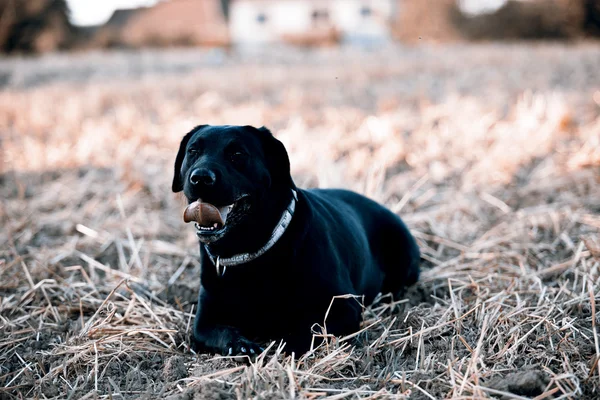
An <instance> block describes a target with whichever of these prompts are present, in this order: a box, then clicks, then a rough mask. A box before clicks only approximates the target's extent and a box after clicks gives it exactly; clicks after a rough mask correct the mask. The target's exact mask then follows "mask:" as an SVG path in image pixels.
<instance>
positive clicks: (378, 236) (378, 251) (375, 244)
mask: <svg viewBox="0 0 600 400" xmlns="http://www.w3.org/2000/svg"><path fill="white" fill-rule="evenodd" d="M306 192H308V193H309V195H313V196H316V197H319V198H321V199H324V200H325V201H326V202H327V203H328V204H329V205H330V206H331V207H332V208H334V209H335V210H336V211H338V212H341V214H342V215H343V220H344V221H345V224H346V225H347V226H346V227H345V228H347V229H355V230H357V231H363V232H365V233H366V236H367V241H368V246H369V249H365V250H367V251H369V252H370V253H371V255H372V256H373V258H374V259H375V260H376V262H377V264H378V267H379V268H381V270H383V272H384V274H385V276H384V279H383V283H382V285H381V288H380V289H381V292H382V293H384V294H385V293H392V294H393V295H395V296H396V295H398V294H399V293H400V292H401V290H402V289H403V288H404V287H406V286H410V285H412V284H414V283H415V282H417V280H418V279H419V261H420V252H419V247H418V246H417V243H416V241H415V239H414V238H413V236H412V235H411V233H410V231H409V230H408V228H407V227H406V225H405V224H404V222H402V220H401V219H400V217H398V216H397V215H395V214H394V213H392V212H391V211H390V210H388V209H387V208H385V207H384V206H382V205H380V204H379V203H377V202H375V201H373V200H371V199H369V198H367V197H365V196H363V195H360V194H358V193H355V192H352V191H349V190H343V189H311V190H308V191H306ZM332 212H333V210H332ZM364 271H365V274H363V276H362V277H361V279H363V280H371V279H375V278H376V276H377V274H372V273H369V272H370V271H369V270H368V269H365V270H364ZM366 283H367V282H357V286H363V287H364V286H369V285H365V284H366Z"/></svg>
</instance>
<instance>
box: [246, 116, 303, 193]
mask: <svg viewBox="0 0 600 400" xmlns="http://www.w3.org/2000/svg"><path fill="white" fill-rule="evenodd" d="M252 129H254V130H255V131H256V132H257V133H258V136H259V137H260V141H261V143H262V146H263V151H264V154H265V158H266V162H267V168H268V169H269V174H270V175H271V184H272V185H282V186H286V187H290V188H295V185H294V181H293V180H292V176H291V173H290V159H289V157H288V153H287V151H286V149H285V146H284V145H283V143H281V142H280V141H279V140H277V139H276V138H275V136H273V134H272V133H271V131H270V130H268V129H267V128H266V127H264V126H263V127H261V128H252Z"/></svg>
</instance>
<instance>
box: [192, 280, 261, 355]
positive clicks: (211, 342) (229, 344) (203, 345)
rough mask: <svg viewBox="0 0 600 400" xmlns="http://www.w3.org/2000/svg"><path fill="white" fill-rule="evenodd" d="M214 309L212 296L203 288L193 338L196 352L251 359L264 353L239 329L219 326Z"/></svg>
mask: <svg viewBox="0 0 600 400" xmlns="http://www.w3.org/2000/svg"><path fill="white" fill-rule="evenodd" d="M214 307H215V304H214V303H213V302H212V301H211V298H210V296H209V295H207V294H206V292H205V291H204V290H203V289H202V288H201V289H200V295H199V296H198V310H197V311H196V319H195V321H194V331H193V334H192V338H191V339H192V345H193V348H194V350H197V351H206V352H215V353H218V354H221V355H224V356H249V357H251V358H252V357H254V356H255V355H257V354H259V353H261V352H262V348H261V347H260V346H259V345H258V344H256V343H254V342H252V341H251V340H249V339H247V338H245V337H244V336H242V335H241V334H240V332H239V331H238V330H237V329H235V328H233V327H229V326H224V325H219V324H218V323H217V322H216V319H215V318H213V315H212V313H213V312H214V311H215V310H217V309H216V308H214ZM217 312H218V311H217Z"/></svg>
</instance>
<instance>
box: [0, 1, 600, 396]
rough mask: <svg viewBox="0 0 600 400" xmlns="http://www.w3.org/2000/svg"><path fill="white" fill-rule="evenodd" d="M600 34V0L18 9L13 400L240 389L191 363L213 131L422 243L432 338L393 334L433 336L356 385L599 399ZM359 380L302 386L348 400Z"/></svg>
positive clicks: (426, 317)
mask: <svg viewBox="0 0 600 400" xmlns="http://www.w3.org/2000/svg"><path fill="white" fill-rule="evenodd" d="M599 38H600V0H163V1H156V0H103V1H96V0H94V1H92V0H0V200H1V201H0V317H1V318H0V330H2V331H3V332H5V337H6V339H2V338H0V384H2V387H3V388H0V398H3V395H4V394H6V396H9V395H10V396H13V395H14V396H17V395H19V396H21V397H23V396H22V395H24V397H31V396H34V395H35V396H38V397H44V396H45V397H47V398H66V397H67V396H66V394H67V393H70V394H69V396H70V397H71V398H78V397H79V396H80V395H84V394H87V393H90V391H91V390H95V391H96V393H101V394H103V395H105V394H106V393H117V392H116V391H121V394H123V397H125V398H128V397H127V396H130V397H131V398H134V397H135V394H136V393H137V394H139V393H141V392H144V391H150V392H152V393H162V394H164V393H175V392H177V393H180V392H181V390H183V389H181V387H183V386H180V387H179V388H178V387H177V385H179V384H180V383H181V381H179V383H177V381H178V379H182V378H186V377H189V378H190V379H196V377H198V376H200V375H205V374H207V373H212V372H213V371H215V370H218V369H223V368H234V366H235V364H234V366H232V365H231V364H226V363H225V364H224V362H221V363H218V362H213V361H210V362H209V361H208V359H207V358H204V359H203V358H200V359H199V360H200V361H198V359H195V358H192V357H191V356H190V354H189V352H188V351H187V347H186V343H187V333H189V326H190V318H192V315H193V312H191V311H192V310H193V307H194V306H195V302H196V295H197V290H198V284H199V282H198V275H199V268H200V266H199V264H198V261H197V255H198V246H197V240H196V237H195V234H194V229H193V227H191V226H186V225H185V224H184V223H183V221H182V211H183V208H184V205H185V201H184V199H182V198H181V196H178V195H174V194H173V193H171V190H170V187H171V179H172V168H173V162H174V159H175V155H176V151H177V149H178V145H179V141H180V139H181V137H182V136H183V135H184V134H185V133H186V132H187V131H189V130H190V129H191V128H192V127H193V126H195V125H198V124H205V123H208V124H252V125H256V126H261V125H265V126H267V127H269V128H270V129H271V130H272V131H273V132H274V133H275V135H276V136H277V137H278V138H279V139H281V140H282V141H283V142H284V144H285V145H286V147H287V149H288V152H289V154H290V159H291V163H292V172H293V175H294V178H295V181H296V184H297V185H298V186H300V187H317V186H319V187H345V188H350V189H353V190H356V191H359V192H361V193H364V194H366V195H368V196H370V197H372V198H374V199H376V200H378V201H380V202H382V203H384V204H386V205H387V206H388V207H389V208H390V209H392V210H393V211H394V212H396V213H398V214H399V215H401V216H402V218H403V219H404V220H405V221H406V222H407V224H408V225H409V227H410V228H411V230H412V232H413V233H414V234H415V236H416V237H417V239H418V241H419V244H420V246H421V249H422V254H423V264H422V265H423V269H424V273H423V278H422V280H421V282H420V283H419V284H418V285H417V286H416V288H415V289H414V290H413V291H412V292H410V293H409V297H408V299H409V303H407V304H406V308H405V311H406V313H407V315H410V316H411V317H410V318H408V317H407V318H404V319H403V318H400V319H398V320H397V319H394V320H393V321H392V322H389V324H388V322H386V323H385V325H386V327H387V326H388V325H389V326H392V325H390V324H393V329H392V332H393V334H394V335H397V336H396V337H402V335H404V334H405V333H406V332H411V333H412V332H417V331H419V330H420V329H424V330H423V331H422V334H421V336H420V338H421V339H419V340H420V341H418V340H415V343H414V344H413V342H412V339H411V341H410V344H407V343H405V342H398V341H393V342H390V343H388V342H389V341H391V340H392V339H393V337H392V336H393V335H392V336H390V337H388V336H385V335H387V331H385V332H386V333H385V335H384V336H385V337H384V336H382V337H384V338H383V339H378V340H379V341H380V342H381V343H384V345H385V346H384V345H382V347H377V346H375V347H374V349H375V350H369V353H368V357H367V356H365V357H367V359H368V360H371V361H369V362H368V363H367V362H366V361H365V364H359V363H358V364H356V365H354V366H353V367H352V368H353V369H354V370H355V371H363V369H361V368H363V367H364V368H365V371H367V372H364V373H365V374H366V375H369V376H371V375H373V376H375V375H377V374H379V373H380V372H381V371H384V372H385V371H386V370H387V368H395V369H394V371H397V370H403V371H408V372H407V374H406V376H404V375H403V378H402V379H407V380H408V382H412V383H411V385H413V384H414V385H421V386H420V388H421V389H422V390H424V391H427V393H429V396H425V397H423V398H442V397H452V396H453V395H457V396H458V395H461V394H462V395H466V394H467V393H468V394H471V395H474V396H475V397H478V398H482V397H484V396H487V395H489V392H485V391H482V390H483V389H481V388H480V387H481V382H482V381H479V379H480V378H481V379H487V378H489V377H497V378H499V379H500V380H499V382H500V383H499V385H500V386H494V387H495V388H496V389H495V390H500V391H503V390H504V391H506V390H508V389H506V387H503V386H501V384H503V383H502V382H505V380H504V377H505V375H506V373H507V371H519V370H520V369H522V367H523V366H524V365H525V364H526V365H527V366H528V368H534V369H536V371H541V372H540V373H542V374H543V375H544V376H546V377H547V380H545V381H544V382H550V383H548V384H549V385H550V386H548V387H549V388H550V389H548V390H554V392H552V393H558V394H556V396H559V395H563V396H564V397H576V398H595V396H596V395H597V390H598V388H597V385H598V380H597V379H596V378H595V377H593V379H590V378H589V377H592V376H593V375H595V374H597V373H598V372H597V371H598V370H597V368H596V364H595V363H594V362H592V360H594V359H595V360H596V361H597V358H594V357H596V356H597V355H598V354H600V353H598V348H597V346H598V345H597V343H596V344H594V340H593V338H594V337H596V336H595V332H596V331H595V327H594V329H592V321H596V320H595V318H596V317H595V314H594V313H595V311H594V310H595V308H594V307H592V304H595V303H594V301H593V299H596V301H598V296H600V294H599V293H600V287H599V286H598V283H597V282H598V273H599V272H598V271H599V270H600V268H599V265H600V264H599V262H600V239H599V238H598V233H599V230H600V189H599V188H600V41H599V40H598V39H599ZM595 246H596V247H595ZM123 279H125V280H127V282H129V283H128V285H130V286H127V287H128V288H129V287H132V288H134V292H132V291H131V290H130V291H127V290H125V286H126V285H125V283H124V282H123V281H122V280H123ZM119 284H121V286H119V288H120V289H119V290H117V291H116V292H113V289H115V287H117V285H119ZM124 285H125V286H124ZM134 285H135V286H134ZM596 289H598V290H596ZM115 290H116V289H115ZM110 296H112V297H110ZM590 296H591V297H590ZM109 297H110V298H109ZM450 304H451V305H450ZM482 304H484V306H482V308H477V307H480V306H481V305H482ZM149 305H152V307H149ZM523 307H525V309H527V310H528V311H527V312H522V310H523ZM476 308H477V310H481V311H477V312H474V313H471V311H468V310H473V309H476ZM490 310H491V311H490ZM494 310H495V311H494ZM506 310H508V311H506ZM510 310H513V311H514V312H513V311H510ZM515 310H521V311H518V312H517V311H515ZM467 311H468V312H467ZM509 311H510V312H513V313H512V314H510V316H507V315H506V314H503V313H504V312H509ZM382 313H383V312H382ZM490 313H491V314H490ZM463 314H464V315H463ZM378 315H383V316H384V317H382V318H388V317H390V318H396V316H395V314H394V315H391V316H390V315H388V314H385V313H383V314H378ZM386 315H388V316H387V317H386ZM532 315H533V316H532ZM459 316H460V318H459ZM454 318H456V320H454ZM461 318H462V319H461ZM458 320H461V321H463V322H464V323H463V324H462V325H461V324H459V323H456V321H458ZM484 320H485V321H487V322H485V323H483V321H484ZM542 320H543V321H545V322H544V324H543V325H541V326H540V324H541V322H540V323H538V321H542ZM565 321H566V322H565ZM436 324H440V325H439V329H438V328H433V327H435V326H438V325H436ZM482 324H483V325H482ZM486 324H487V325H486ZM536 324H537V325H536ZM379 328H380V327H379V325H378V326H377V327H375V328H373V335H379V334H380V333H381V332H383V328H382V329H381V330H378V329H379ZM386 329H387V328H386ZM486 329H489V330H488V331H487V333H486ZM546 329H547V331H546ZM521 330H523V332H528V333H527V335H525V336H524V337H529V338H530V339H531V341H529V339H528V340H527V341H526V340H524V339H523V340H521V339H517V338H514V335H518V334H520V333H519V332H521ZM492 331H493V332H494V334H490V332H492ZM548 332H550V333H548ZM538 333H539V335H538ZM448 337H452V341H451V343H452V346H454V345H455V342H456V343H459V339H460V343H465V347H456V348H455V347H452V350H450V347H449V346H450V341H449V339H448ZM480 337H481V338H482V339H481V340H482V341H483V342H479V345H478V342H477V341H478V340H479V338H480ZM455 338H458V339H456V341H454V339H455ZM498 338H501V339H498ZM503 338H514V340H513V339H507V341H506V343H505V344H504V343H500V344H498V343H491V342H490V343H488V341H492V340H504V339H503ZM573 338H576V339H577V340H575V339H573ZM484 339H485V340H484ZM417 342H418V343H417ZM482 343H483V347H482V348H483V349H485V351H483V352H482V353H481V357H482V358H481V359H482V360H484V361H485V363H484V362H481V363H478V362H472V361H471V357H472V354H473V349H475V348H477V349H479V348H480V345H481V344H482ZM557 343H560V344H559V345H558V346H556V344H557ZM421 345H422V346H425V347H421ZM513 345H514V347H513ZM417 346H419V347H418V348H419V349H420V350H417ZM503 346H504V347H503ZM528 346H529V347H528ZM411 348H413V350H414V351H412V352H411ZM501 348H502V350H501V351H500V350H499V349H501ZM541 348H543V349H545V350H543V351H542V350H540V349H541ZM390 349H392V350H393V351H395V353H394V354H392V355H390V353H387V352H388V351H392V350H390ZM494 349H495V350H494ZM496 350H497V351H496ZM357 351H358V352H361V351H362V350H361V349H358V350H357ZM365 351H366V350H365ZM370 351H375V356H373V353H370ZM449 352H452V354H454V355H455V356H456V359H457V360H459V361H457V363H454V361H453V362H450V361H448V360H447V357H448V354H449ZM173 354H175V355H176V357H179V358H176V361H174V362H175V364H174V365H185V368H183V369H182V370H178V371H179V372H178V373H176V374H175V375H173V374H172V372H173V371H171V370H163V369H162V368H163V364H164V362H166V361H167V360H172V358H170V357H171V356H172V355H173ZM360 354H362V353H360ZM425 354H426V357H425ZM523 354H526V355H527V357H526V358H527V360H526V362H525V364H523V363H521V362H520V361H518V360H519V359H522V357H521V355H523ZM363 355H364V354H363ZM173 357H175V356H173ZM361 357H362V356H360V357H358V358H361ZM149 360H150V361H149ZM177 360H178V361H177ZM329 360H331V359H329ZM565 360H567V361H565ZM361 362H362V361H361ZM177 363H180V364H177ZM91 365H94V366H95V367H93V369H92V370H90V368H91V367H90V366H91ZM132 365H135V366H136V368H137V369H135V368H133V367H132ZM169 365H171V364H169ZM303 365H304V364H298V365H295V364H294V365H292V366H291V367H290V368H300V369H302V368H305V367H306V365H304V366H303ZM319 365H321V364H319ZM322 365H325V366H327V365H328V364H327V362H326V363H324V364H322ZM467 365H470V367H468V368H467V369H466V370H465V368H466V367H465V366H467ZM288 366H289V364H288ZM132 368H133V369H132ZM285 368H288V367H285ZM306 368H308V367H306ZM319 368H320V367H319ZM323 368H325V367H323ZM369 368H374V369H372V370H371V369H369ZM335 370H336V368H329V367H327V369H324V370H315V371H313V370H311V371H312V372H311V373H310V374H307V375H305V378H302V379H305V380H304V381H302V382H304V383H302V384H301V385H300V386H299V387H302V388H304V389H302V390H306V391H307V392H306V393H308V392H309V391H310V390H309V389H308V388H310V387H313V388H320V389H321V390H326V389H327V388H332V389H331V390H337V389H335V388H339V387H341V386H335V384H334V383H332V382H334V381H336V380H337V379H342V378H340V377H339V376H338V375H336V373H335V372H334V371H335ZM90 371H92V372H94V371H95V374H96V377H95V380H94V379H93V377H92V376H93V374H92V373H91V372H90ZM132 371H133V372H132ZM135 371H138V372H135ZM140 371H141V372H140ZM181 371H183V372H181ZM235 371H239V370H235ZM269 371H271V370H269ZM281 371H284V372H283V373H282V375H281V377H278V376H279V375H277V376H276V377H273V379H272V380H270V379H271V378H268V377H269V376H271V375H269V374H271V373H272V372H268V371H267V372H265V371H263V375H260V374H259V375H260V377H257V375H256V374H255V375H252V374H245V373H242V372H240V374H239V375H235V374H234V375H231V377H228V378H223V379H233V380H234V381H235V382H236V383H235V385H234V384H231V385H225V384H223V385H224V386H223V387H221V386H218V387H219V388H220V389H218V390H221V391H222V392H223V393H225V394H226V395H223V396H224V397H225V398H229V397H231V396H234V397H235V396H238V398H249V397H253V396H258V395H257V393H262V392H260V391H261V390H266V391H269V390H274V389H273V387H275V386H277V385H276V384H275V383H273V382H279V379H280V380H281V381H286V380H287V379H288V375H287V372H285V371H287V369H282V370H281ZM373 371H375V372H373ZM377 371H380V372H377ZM394 371H391V370H390V374H392V373H394ZM465 371H466V372H465ZM175 372H177V371H175ZM417 372H418V374H417ZM142 373H143V375H140V374H142ZM381 373H382V374H383V372H381ZM90 374H92V375H90ZM463 374H464V375H463ZM227 376H228V375H227ZM386 376H387V375H386ZM461 376H464V380H461V379H463V378H460V377H461ZM80 377H87V378H85V381H83V380H80ZM265 377H267V378H265ZM322 377H325V378H322ZM330 378H331V379H330ZM81 379H83V378H81ZM306 379H307V380H306ZM398 379H400V378H398ZM174 382H175V383H174ZM202 382H206V380H204V381H202ZM232 382H233V381H232ZM343 382H344V383H343V385H345V386H344V388H348V387H349V388H353V387H358V386H360V384H361V383H360V382H362V381H360V380H358V381H357V380H355V379H349V380H347V381H343ZM378 382H379V381H378ZM382 382H383V383H382ZM402 382H404V381H402ZM419 382H420V383H419ZM188 383H189V382H188ZM185 384H187V383H185ZM194 385H196V386H194V387H195V388H198V387H202V385H204V383H202V384H200V383H199V381H196V382H195V384H194ZM219 385H220V384H219ZM274 385H275V386H274ZM340 385H342V384H340ZM374 385H376V386H375V389H373V390H379V389H381V390H384V391H389V392H390V393H391V392H394V391H397V390H400V389H399V388H400V387H402V388H404V386H405V385H404V383H403V384H402V385H400V386H398V384H397V383H393V380H387V378H386V380H385V382H384V381H381V382H379V383H377V384H374ZM377 385H379V386H377ZM395 385H396V386H395ZM184 386H185V385H184ZM408 387H413V386H408ZM544 387H545V386H544ZM234 388H235V390H239V392H236V393H238V395H234V394H233V393H234ZM212 389H215V388H214V387H213V388H212ZM212 389H211V390H212ZM542 389H543V388H542ZM542 389H540V391H539V392H536V393H537V394H540V393H542V392H543V390H542ZM190 390H191V389H190ZM194 390H196V389H194ZM215 390H216V389H215ZM282 390H284V389H282ZM285 390H286V391H285V393H287V389H285ZM298 390H300V389H298ZM127 393H129V395H128V394H127ZM240 393H241V394H240ZM306 393H305V394H306ZM327 393H329V392H327ZM332 393H337V392H332ZM415 393H416V392H415ZM419 393H422V392H419ZM537 394H535V395H537ZM521 395H528V394H527V393H526V392H523V393H521ZM72 396H75V397H72ZM228 396H229V397H228ZM285 396H287V394H285ZM307 396H308V395H307ZM586 396H591V397H586ZM280 397H281V398H283V395H282V396H275V397H272V398H280ZM258 398H262V397H260V396H258Z"/></svg>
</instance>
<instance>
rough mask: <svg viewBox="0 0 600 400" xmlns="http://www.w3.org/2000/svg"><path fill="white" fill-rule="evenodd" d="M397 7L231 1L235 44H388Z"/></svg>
mask: <svg viewBox="0 0 600 400" xmlns="http://www.w3.org/2000/svg"><path fill="white" fill-rule="evenodd" d="M396 4H397V2H396V0H230V2H229V30H230V34H231V41H232V43H234V44H252V43H276V42H288V43H296V44H319V43H335V42H338V41H343V42H361V41H387V40H389V39H390V38H391V31H390V19H391V17H392V15H393V10H394V7H395V5H396Z"/></svg>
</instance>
